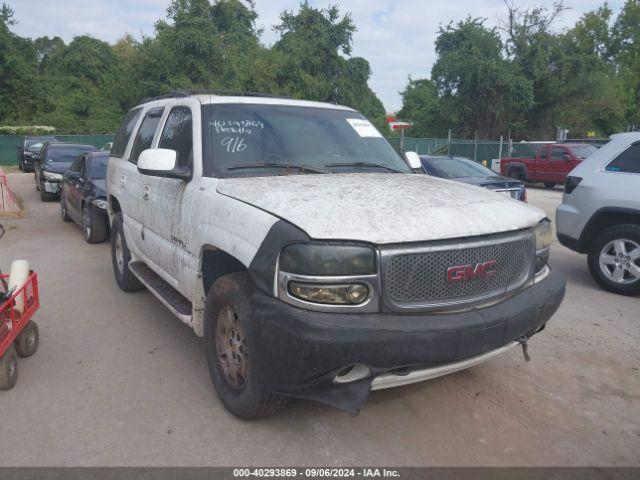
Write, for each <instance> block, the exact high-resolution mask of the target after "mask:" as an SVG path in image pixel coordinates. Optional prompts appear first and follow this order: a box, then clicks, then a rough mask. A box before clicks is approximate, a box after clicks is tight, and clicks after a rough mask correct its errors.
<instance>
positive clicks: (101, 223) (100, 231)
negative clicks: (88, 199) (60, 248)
mask: <svg viewBox="0 0 640 480" xmlns="http://www.w3.org/2000/svg"><path fill="white" fill-rule="evenodd" d="M81 226H82V235H83V236H84V240H85V242H87V243H102V242H104V241H105V240H106V239H107V222H106V220H105V218H104V215H100V213H98V212H96V209H95V208H93V207H92V206H91V205H84V206H83V207H82V225H81Z"/></svg>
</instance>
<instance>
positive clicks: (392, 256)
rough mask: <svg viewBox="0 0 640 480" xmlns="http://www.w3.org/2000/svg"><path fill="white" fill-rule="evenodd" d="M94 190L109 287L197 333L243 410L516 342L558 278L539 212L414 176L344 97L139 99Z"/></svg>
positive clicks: (229, 403)
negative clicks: (143, 295)
mask: <svg viewBox="0 0 640 480" xmlns="http://www.w3.org/2000/svg"><path fill="white" fill-rule="evenodd" d="M258 150H259V152H258ZM367 155H368V156H367ZM372 156H374V158H372ZM368 163H378V166H372V165H368ZM252 165H253V166H252ZM301 165H302V166H301ZM323 172H325V173H326V174H322V173H323ZM107 189H108V197H109V215H110V219H111V223H112V255H113V263H114V271H115V274H116V279H117V281H118V284H119V285H120V287H121V288H122V289H123V290H127V291H129V290H133V289H136V288H139V287H140V286H142V285H144V286H146V287H147V288H148V289H149V290H150V291H151V292H152V293H154V294H155V295H156V296H157V297H158V298H159V299H160V300H161V301H162V302H163V303H164V304H165V305H166V306H167V307H168V308H169V309H170V310H171V311H172V312H173V313H174V314H175V315H176V316H177V317H178V318H180V319H181V320H182V321H183V322H185V323H187V324H188V325H190V326H191V327H192V328H193V329H194V331H195V333H196V334H197V335H199V336H204V337H205V341H204V343H205V351H206V354H207V360H208V363H209V368H210V372H211V376H212V379H213V381H214V384H215V386H216V389H217V391H218V393H219V394H220V397H221V398H222V400H223V402H224V403H225V406H226V407H227V408H228V409H229V410H231V411H232V412H233V413H234V414H236V415H238V416H240V417H243V418H250V417H256V416H263V415H268V414H271V413H274V412H275V411H276V410H278V409H279V408H281V407H282V406H283V405H284V404H285V403H286V398H288V397H298V398H308V399H314V400H318V401H321V402H324V403H327V404H330V405H334V406H337V407H339V408H343V409H346V410H349V411H357V410H358V409H359V408H360V406H361V405H362V404H363V402H364V401H365V400H366V398H367V396H368V393H369V391H370V390H371V389H377V388H385V387H389V386H395V385H402V384H406V383H410V382H414V381H419V380H423V379H426V378H432V377H434V376H438V375H442V374H446V373H449V372H452V371H456V370H459V369H462V368H466V367H468V366H471V365H474V364H476V363H479V362H480V361H484V360H486V359H488V358H491V357H492V356H493V355H495V354H497V353H500V352H502V351H504V350H506V349H508V348H510V347H511V346H513V345H516V344H517V343H516V342H517V341H520V342H522V343H524V342H526V339H527V338H528V337H530V336H531V335H533V334H535V333H536V332H538V331H539V330H541V329H542V328H543V327H544V325H545V324H546V322H547V320H548V319H549V318H550V317H551V315H552V314H553V313H554V312H555V310H556V309H557V307H558V306H559V304H560V302H561V300H562V298H563V295H564V280H562V279H561V278H560V277H559V276H558V275H557V274H555V273H554V272H551V271H550V269H549V267H548V266H547V265H546V260H547V257H548V247H549V243H550V241H551V240H550V229H549V225H548V220H547V219H545V216H544V214H543V213H542V212H541V211H540V210H538V209H536V208H533V207H531V206H528V205H526V204H523V203H522V202H517V201H513V200H511V199H509V198H506V197H502V196H499V195H498V194H495V193H493V192H489V191H486V190H484V189H481V188H476V187H471V186H466V185H462V184H458V183H454V182H449V181H446V180H441V179H437V178H433V177H429V176H426V175H420V174H415V173H414V172H413V171H412V170H411V169H410V168H409V167H408V166H407V164H406V163H405V160H404V159H403V158H402V157H400V156H399V155H397V154H396V153H395V152H393V150H392V149H391V147H390V146H389V145H388V143H387V142H386V141H385V140H384V139H383V138H382V136H381V135H380V134H379V133H378V131H377V130H375V128H374V127H373V126H372V125H371V124H370V123H369V122H368V121H367V120H366V119H364V117H363V116H362V115H361V114H359V113H358V112H356V111H354V110H351V109H349V108H347V107H342V106H337V105H331V104H323V103H314V102H305V101H295V100H288V99H280V98H264V97H245V96H238V97H228V96H217V95H212V94H211V95H210V94H197V95H192V94H175V95H169V96H167V97H164V98H158V99H155V100H150V101H147V102H145V103H143V104H142V105H140V106H139V107H136V109H133V110H132V111H131V112H130V113H129V114H128V115H127V117H126V118H125V121H124V123H123V126H122V127H121V129H120V131H119V133H118V135H117V137H116V140H115V144H114V147H113V150H112V157H111V158H110V161H109V168H108V179H107Z"/></svg>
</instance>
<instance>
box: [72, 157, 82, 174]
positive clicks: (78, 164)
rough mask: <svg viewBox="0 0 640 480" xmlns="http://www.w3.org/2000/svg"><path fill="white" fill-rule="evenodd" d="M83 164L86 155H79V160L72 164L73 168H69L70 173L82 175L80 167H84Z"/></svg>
mask: <svg viewBox="0 0 640 480" xmlns="http://www.w3.org/2000/svg"><path fill="white" fill-rule="evenodd" d="M83 163H84V155H79V156H78V158H76V159H75V160H74V161H73V163H72V164H71V166H70V167H69V171H71V172H73V173H80V167H81V166H82V164H83Z"/></svg>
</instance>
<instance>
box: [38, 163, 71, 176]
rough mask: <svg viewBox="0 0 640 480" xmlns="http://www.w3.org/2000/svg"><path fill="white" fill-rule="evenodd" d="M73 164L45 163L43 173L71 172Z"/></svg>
mask: <svg viewBox="0 0 640 480" xmlns="http://www.w3.org/2000/svg"><path fill="white" fill-rule="evenodd" d="M69 167H71V162H44V163H43V164H42V171H44V172H51V173H62V174H64V172H66V171H67V170H69Z"/></svg>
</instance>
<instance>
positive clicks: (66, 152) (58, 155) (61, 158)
mask: <svg viewBox="0 0 640 480" xmlns="http://www.w3.org/2000/svg"><path fill="white" fill-rule="evenodd" d="M94 150H97V148H96V147H94V146H93V145H70V146H64V147H63V146H61V145H57V146H53V145H52V146H50V147H49V148H48V149H47V158H46V159H45V161H47V162H55V163H71V162H73V161H74V160H75V159H76V157H77V156H78V155H80V154H81V153H84V152H92V151H94Z"/></svg>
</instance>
